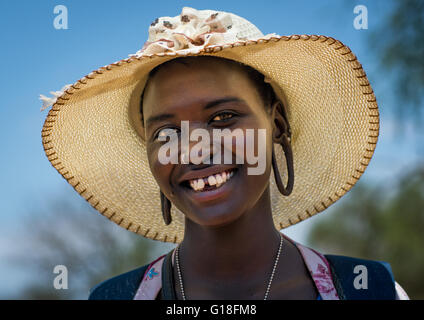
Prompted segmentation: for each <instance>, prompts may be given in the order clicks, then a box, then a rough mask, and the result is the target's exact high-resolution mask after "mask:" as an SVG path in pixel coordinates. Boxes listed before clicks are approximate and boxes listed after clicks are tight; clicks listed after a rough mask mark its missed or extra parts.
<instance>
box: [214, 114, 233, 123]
mask: <svg viewBox="0 0 424 320" xmlns="http://www.w3.org/2000/svg"><path fill="white" fill-rule="evenodd" d="M233 117H234V114H232V113H229V112H226V113H220V114H217V115H216V116H214V117H213V119H212V121H218V122H219V121H222V122H223V121H227V120H230V119H231V118H233Z"/></svg>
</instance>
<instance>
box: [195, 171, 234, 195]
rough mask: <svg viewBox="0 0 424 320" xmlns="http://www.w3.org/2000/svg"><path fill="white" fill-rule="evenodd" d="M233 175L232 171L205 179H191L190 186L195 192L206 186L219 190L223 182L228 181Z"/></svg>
mask: <svg viewBox="0 0 424 320" xmlns="http://www.w3.org/2000/svg"><path fill="white" fill-rule="evenodd" d="M233 174H234V171H224V172H222V173H217V174H214V175H211V176H209V177H206V178H200V179H193V180H190V186H191V188H192V189H194V190H195V191H202V190H203V189H204V188H205V186H206V185H209V186H215V187H216V188H219V187H220V186H221V185H223V184H224V183H225V182H227V181H228V180H230V178H231V177H232V176H233Z"/></svg>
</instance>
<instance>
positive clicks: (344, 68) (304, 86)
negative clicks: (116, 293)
mask: <svg viewBox="0 0 424 320" xmlns="http://www.w3.org/2000/svg"><path fill="white" fill-rule="evenodd" d="M187 55H190V56H193V55H213V56H217V57H223V58H227V59H232V60H235V61H238V62H241V63H244V64H246V65H249V66H251V67H253V68H255V69H257V70H258V71H260V72H261V73H263V74H264V75H265V76H267V77H268V78H269V79H271V80H272V82H271V85H272V86H273V88H274V90H275V93H276V94H277V96H278V97H279V98H280V99H282V100H283V101H284V102H285V104H286V106H287V112H288V120H289V123H290V126H291V129H292V139H291V143H292V148H293V159H294V173H295V183H294V188H293V192H292V193H291V194H290V196H287V197H285V196H282V195H281V194H280V193H279V191H278V189H277V187H276V185H275V181H274V179H273V173H271V175H270V191H271V203H272V212H273V219H274V223H275V226H276V227H277V228H278V229H283V228H286V227H288V226H290V225H293V224H296V223H298V222H300V221H302V220H305V219H307V218H309V217H312V216H313V215H315V214H317V213H318V212H321V211H323V210H325V209H326V208H328V207H329V206H330V205H331V204H333V203H334V202H336V201H337V200H338V199H340V198H341V197H342V196H343V195H344V194H345V193H346V192H348V191H349V190H350V189H351V188H352V187H353V186H354V185H355V183H356V182H357V181H358V179H359V178H360V177H361V175H362V174H363V173H364V171H365V169H366V167H367V166H368V164H369V161H370V160H371V157H372V155H373V153H374V150H375V147H376V143H377V139H378V135H379V112H378V106H377V102H376V98H375V96H374V93H373V90H372V88H371V86H370V84H369V82H368V79H367V76H366V74H365V72H364V70H363V69H362V66H361V64H360V63H359V62H358V61H357V58H356V56H355V55H354V54H353V53H352V52H351V50H350V49H349V48H348V47H347V46H345V45H344V44H343V43H341V42H340V41H337V40H335V39H333V38H330V37H325V36H315V35H311V36H309V35H302V36H298V35H294V36H289V37H286V36H281V37H273V38H271V39H259V40H256V41H246V42H238V43H235V44H229V45H224V46H222V45H220V46H211V47H206V48H204V49H202V50H201V51H200V52H199V53H198V54H178V53H175V52H174V53H169V54H168V53H159V54H154V55H151V56H149V57H147V56H142V57H131V58H128V59H124V60H121V61H119V62H117V63H114V64H111V65H108V66H105V67H102V68H100V69H98V70H96V71H94V72H92V73H90V74H89V75H87V76H85V77H83V78H82V79H80V80H78V81H77V82H76V83H74V84H73V85H72V86H71V87H70V88H69V89H68V90H66V91H65V92H64V94H63V95H62V96H60V97H59V98H58V99H57V101H56V103H55V104H54V105H53V106H52V108H51V109H50V111H49V113H48V115H47V118H46V120H45V122H44V126H43V129H42V141H43V146H44V150H45V152H46V155H47V157H48V159H49V161H50V162H51V164H52V165H53V166H54V167H55V168H56V169H57V171H58V172H59V173H60V174H61V175H62V176H63V177H64V178H65V179H66V180H67V181H68V182H69V183H70V184H71V185H72V186H73V188H74V189H75V190H76V191H77V192H78V193H79V194H80V195H81V196H82V197H84V199H86V200H87V201H88V202H89V203H90V204H91V205H92V206H93V207H94V208H95V209H97V210H98V211H99V212H100V213H101V214H102V215H104V216H105V217H107V218H108V219H110V220H111V221H113V222H115V223H117V224H118V225H120V226H121V227H123V228H125V229H128V230H130V231H133V232H135V233H138V234H140V235H142V236H144V237H147V238H151V239H155V240H160V241H165V242H175V243H178V242H180V241H182V239H183V235H184V215H183V213H182V212H180V211H179V210H178V209H177V208H175V206H173V207H172V211H171V212H172V215H173V221H172V223H171V224H170V225H168V226H167V225H165V223H164V222H163V219H162V213H161V205H160V197H159V187H158V185H157V183H156V181H155V179H154V177H153V175H152V173H151V171H150V168H149V163H148V160H147V154H146V149H145V144H144V141H143V140H142V139H141V137H140V135H139V134H138V130H140V127H139V126H138V125H137V123H138V121H139V120H140V115H139V111H138V110H139V105H140V95H141V92H142V89H143V87H144V85H145V82H146V77H147V75H148V73H149V71H150V70H151V69H153V68H154V67H155V66H157V65H158V64H161V63H163V62H165V61H167V60H170V59H174V58H176V57H180V56H187ZM275 151H276V158H277V162H278V165H279V168H281V169H280V174H282V175H283V181H286V180H287V173H286V171H287V170H286V169H285V157H284V153H283V151H282V149H281V147H279V146H275Z"/></svg>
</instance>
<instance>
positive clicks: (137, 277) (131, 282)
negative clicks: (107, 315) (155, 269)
mask: <svg viewBox="0 0 424 320" xmlns="http://www.w3.org/2000/svg"><path fill="white" fill-rule="evenodd" d="M149 265H150V264H146V265H144V266H141V267H139V268H137V269H134V270H131V271H128V272H125V273H122V274H119V275H117V276H115V277H113V278H110V279H107V280H105V281H103V282H100V283H99V284H97V285H96V286H95V287H93V288H91V289H90V293H89V297H88V300H131V299H132V298H133V297H134V295H135V292H136V291H137V288H138V285H139V284H140V282H141V280H142V279H143V276H144V273H145V272H146V270H147V268H148V267H149Z"/></svg>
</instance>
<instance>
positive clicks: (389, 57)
mask: <svg viewBox="0 0 424 320" xmlns="http://www.w3.org/2000/svg"><path fill="white" fill-rule="evenodd" d="M385 4H386V5H387V6H388V7H391V8H392V9H391V10H390V12H389V14H388V16H387V17H386V18H385V19H382V21H384V23H382V24H379V25H378V26H376V28H375V29H373V30H370V31H371V33H370V38H369V40H370V41H369V43H370V47H371V48H372V49H373V50H374V52H375V56H376V57H377V59H376V60H377V61H378V62H379V65H380V66H379V71H380V72H381V73H383V74H384V75H385V76H386V79H388V81H386V86H385V94H388V95H391V96H392V97H393V100H394V101H393V103H391V104H390V107H392V110H393V112H394V115H395V116H396V118H397V119H398V120H399V121H398V122H397V123H396V124H397V125H398V129H399V131H402V129H403V128H404V125H405V122H406V121H408V122H413V124H415V126H416V127H417V129H421V127H422V120H423V117H422V116H423V110H422V109H423V108H422V105H423V102H424V60H423V59H424V42H423V41H422V39H423V37H424V1H422V0H395V1H393V0H392V1H385ZM370 19H372V16H371V13H370ZM377 98H378V97H377Z"/></svg>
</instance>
